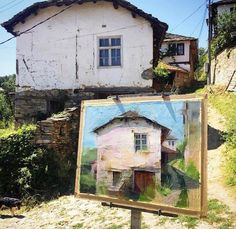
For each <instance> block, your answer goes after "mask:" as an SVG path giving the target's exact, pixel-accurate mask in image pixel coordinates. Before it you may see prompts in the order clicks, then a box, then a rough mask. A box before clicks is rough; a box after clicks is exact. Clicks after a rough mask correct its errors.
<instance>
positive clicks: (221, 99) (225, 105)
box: [199, 87, 236, 195]
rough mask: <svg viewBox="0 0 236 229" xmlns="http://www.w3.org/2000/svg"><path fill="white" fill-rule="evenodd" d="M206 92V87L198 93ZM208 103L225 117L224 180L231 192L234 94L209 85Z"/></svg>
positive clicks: (235, 161)
mask: <svg viewBox="0 0 236 229" xmlns="http://www.w3.org/2000/svg"><path fill="white" fill-rule="evenodd" d="M204 91H205V92H206V89H204V90H202V91H200V92H199V93H203V92H204ZM209 103H210V104H211V105H212V106H213V107H214V108H215V109H216V110H217V111H218V112H219V113H220V114H221V115H222V116H223V117H224V118H225V120H226V133H225V134H224V136H223V137H224V139H225V141H226V150H225V151H224V152H223V155H224V159H225V162H224V165H225V166H224V167H223V174H224V177H225V179H224V181H225V184H227V185H228V186H231V189H232V192H233V193H234V195H235V193H236V94H233V93H228V92H224V88H222V87H211V93H210V94H209Z"/></svg>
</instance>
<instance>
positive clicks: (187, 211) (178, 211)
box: [75, 193, 201, 217]
mask: <svg viewBox="0 0 236 229" xmlns="http://www.w3.org/2000/svg"><path fill="white" fill-rule="evenodd" d="M75 196H76V197H78V198H81V199H89V200H95V201H99V202H112V203H115V204H119V205H122V206H126V207H132V208H135V209H144V210H146V211H157V210H161V211H164V212H167V213H169V214H177V215H180V214H183V215H189V216H196V217H200V216H201V211H197V210H192V209H187V208H177V207H171V206H168V205H161V204H160V205H158V204H150V203H142V202H135V201H126V200H121V199H116V198H112V197H105V196H99V197H98V196H95V195H92V194H84V193H75Z"/></svg>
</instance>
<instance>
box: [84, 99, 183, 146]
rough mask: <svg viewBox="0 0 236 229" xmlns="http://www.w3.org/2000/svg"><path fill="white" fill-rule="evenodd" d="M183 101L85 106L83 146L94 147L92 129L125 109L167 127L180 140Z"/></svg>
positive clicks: (181, 138)
mask: <svg viewBox="0 0 236 229" xmlns="http://www.w3.org/2000/svg"><path fill="white" fill-rule="evenodd" d="M183 105H184V102H156V101H155V102H139V103H137V102H134V103H128V104H125V103H122V104H120V105H107V106H101V105H100V106H86V107H85V123H84V129H83V131H84V132H83V147H84V148H95V147H96V139H95V137H96V135H95V133H94V132H93V130H94V129H96V128H98V127H100V126H102V125H104V124H105V123H107V122H108V121H110V120H111V119H113V118H114V117H117V116H119V115H121V114H123V113H125V112H127V111H136V112H138V113H139V114H140V115H142V116H145V117H147V118H149V119H151V120H154V121H156V122H158V123H159V124H161V125H163V126H165V127H167V128H169V129H170V130H171V135H172V136H175V137H176V138H177V139H178V140H179V141H180V142H181V141H182V140H183V138H184V124H183V115H182V110H183Z"/></svg>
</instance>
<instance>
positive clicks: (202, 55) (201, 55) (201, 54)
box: [195, 48, 208, 81]
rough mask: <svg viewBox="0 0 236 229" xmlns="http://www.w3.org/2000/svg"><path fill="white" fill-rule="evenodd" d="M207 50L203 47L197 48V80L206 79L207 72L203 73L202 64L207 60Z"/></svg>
mask: <svg viewBox="0 0 236 229" xmlns="http://www.w3.org/2000/svg"><path fill="white" fill-rule="evenodd" d="M207 59H208V58H207V50H206V49H205V48H199V50H198V64H197V70H196V72H195V74H196V78H197V79H198V80H199V81H205V80H206V79H207V74H206V73H205V69H204V65H205V63H206V62H207Z"/></svg>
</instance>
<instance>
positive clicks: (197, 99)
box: [75, 95, 207, 217]
mask: <svg viewBox="0 0 236 229" xmlns="http://www.w3.org/2000/svg"><path fill="white" fill-rule="evenodd" d="M146 103H151V104H152V103H154V104H156V103H158V104H161V103H162V104H165V105H167V106H169V108H170V109H171V106H172V103H176V104H177V103H179V104H185V103H186V104H191V103H196V104H199V116H197V117H198V120H199V123H200V134H199V136H200V139H199V143H200V144H199V157H197V158H198V159H199V164H198V168H199V173H200V178H199V186H198V188H197V189H196V188H195V189H196V193H198V194H196V196H197V201H196V202H197V205H198V207H196V208H195V207H191V208H190V207H176V206H173V205H171V204H165V203H161V202H160V203H153V202H152V201H150V202H143V201H136V200H130V199H129V200H126V199H123V198H118V197H114V196H108V195H97V194H90V193H83V192H81V191H80V181H81V180H80V179H81V160H82V153H83V141H84V137H85V136H84V129H85V125H86V123H85V122H86V111H87V108H88V107H91V109H92V108H93V107H109V106H118V107H119V109H121V108H122V107H123V108H124V110H123V111H126V112H127V109H128V108H127V109H126V108H125V107H126V106H127V107H128V106H129V105H130V104H136V106H137V107H139V104H146ZM169 108H167V109H169ZM188 109H189V108H188ZM121 110H122V109H121ZM121 113H122V112H121ZM193 113H194V112H193ZM129 115H133V114H132V113H129ZM183 116H184V115H183ZM119 117H123V116H119ZM141 117H142V118H146V117H143V116H141ZM122 120H123V118H122ZM146 121H147V122H150V119H148V118H147V120H146ZM87 122H88V120H87ZM151 124H152V125H156V123H155V122H154V123H151ZM160 126H161V125H160ZM183 126H184V128H185V124H183ZM99 128H100V127H99ZM99 128H97V129H99ZM101 128H106V124H105V125H103V126H102V127H101ZM97 129H95V131H99V130H97ZM193 130H194V129H193ZM93 131H94V129H93ZM90 132H91V130H90ZM79 133H80V134H79V143H78V158H77V171H76V181H75V196H76V197H79V198H85V199H89V200H98V201H101V202H110V203H114V204H118V205H122V206H127V207H132V208H137V209H144V210H149V211H157V210H162V211H165V212H168V213H173V214H184V215H191V216H196V217H205V216H206V215H207V96H206V95H204V96H195V95H182V96H181V95H173V96H164V97H161V96H130V97H125V96H124V97H123V96H121V97H119V98H118V99H117V98H109V99H105V100H88V101H82V104H81V117H80V131H79ZM144 143H145V141H144ZM161 144H164V143H161ZM189 144H190V143H189ZM189 147H190V146H189ZM176 160H177V159H176ZM97 163H98V162H97ZM116 176H117V175H116ZM97 177H98V175H97ZM97 177H96V178H97ZM116 179H117V178H116ZM96 182H97V180H96ZM195 189H194V190H195ZM194 195H195V194H194ZM194 195H193V197H191V198H194ZM193 202H194V201H193Z"/></svg>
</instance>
